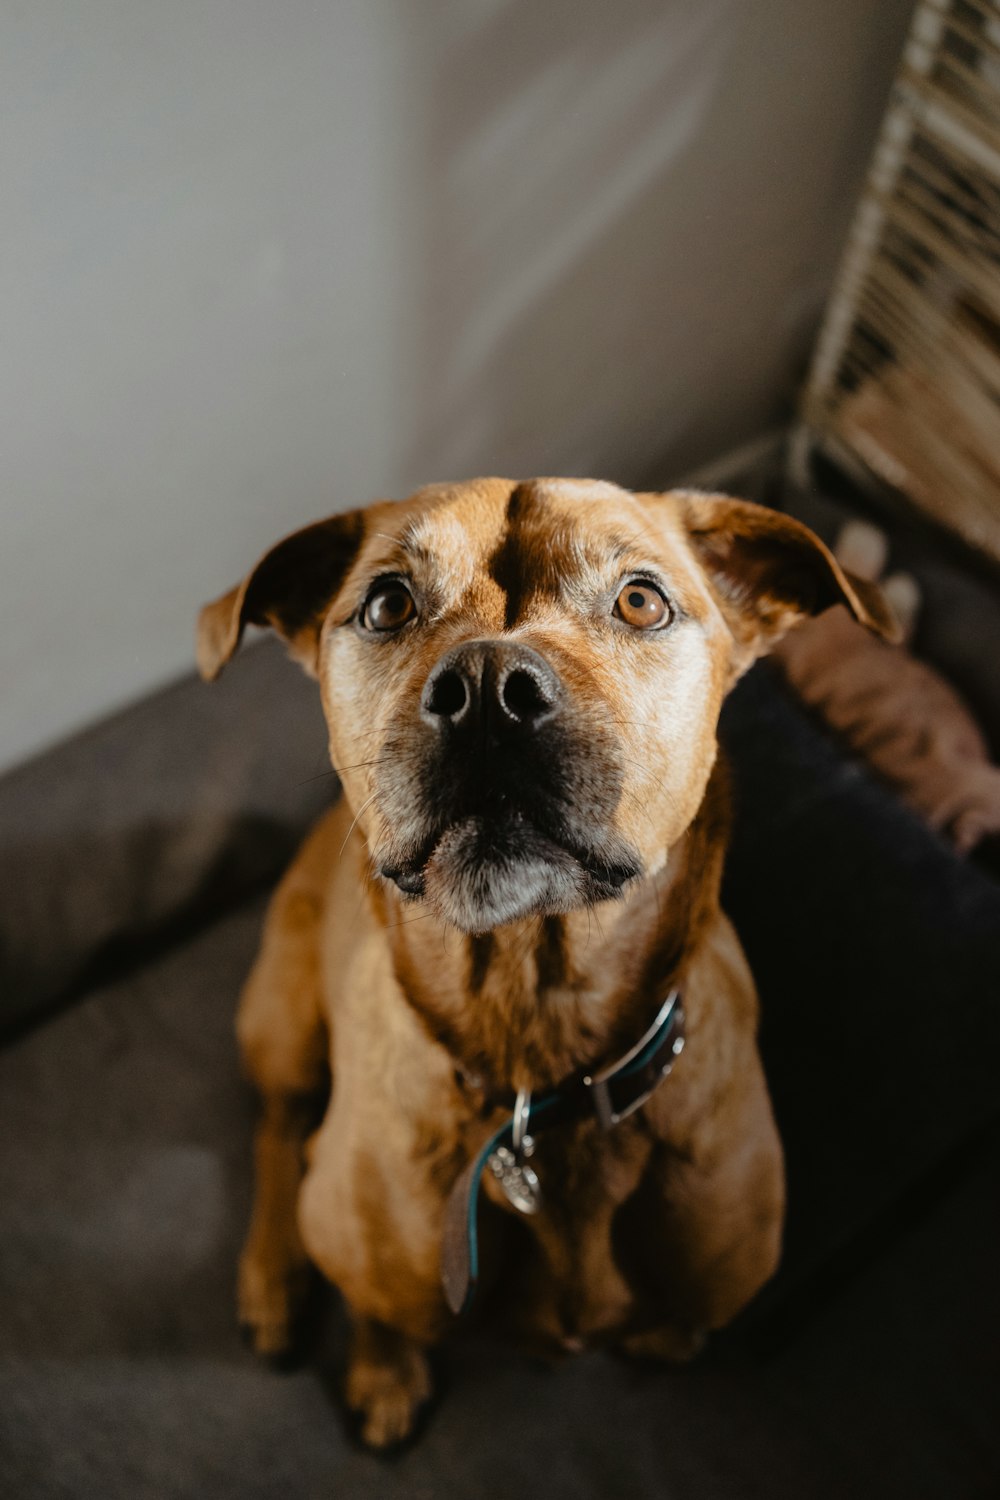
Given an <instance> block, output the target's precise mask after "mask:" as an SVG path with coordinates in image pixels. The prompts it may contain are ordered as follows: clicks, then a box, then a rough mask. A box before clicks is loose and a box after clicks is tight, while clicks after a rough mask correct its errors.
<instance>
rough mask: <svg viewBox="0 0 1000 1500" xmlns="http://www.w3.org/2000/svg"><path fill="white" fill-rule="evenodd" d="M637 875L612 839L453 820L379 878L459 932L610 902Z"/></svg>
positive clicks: (515, 822) (519, 824)
mask: <svg viewBox="0 0 1000 1500" xmlns="http://www.w3.org/2000/svg"><path fill="white" fill-rule="evenodd" d="M641 873H642V865H641V861H640V860H639V858H638V856H637V855H636V854H635V852H634V851H633V850H632V849H631V848H629V847H628V845H626V844H625V842H624V841H623V840H622V839H620V838H618V837H617V836H616V835H605V836H603V837H600V838H598V839H596V840H594V841H593V842H591V843H586V844H574V843H573V842H570V841H568V840H566V839H564V838H556V837H555V836H554V835H551V834H549V833H547V832H545V831H544V830H543V829H541V828H540V827H538V826H537V825H536V824H535V823H533V822H532V821H531V820H529V819H528V818H526V817H525V816H524V815H523V814H520V813H511V814H510V815H509V816H508V817H506V818H504V819H503V820H500V819H496V818H490V817H487V816H485V815H483V814H476V815H473V816H468V817H464V818H460V819H459V820H457V821H456V822H454V823H452V824H450V825H449V826H448V827H446V828H445V829H444V830H443V832H441V833H439V834H435V835H434V836H433V837H432V838H429V839H428V840H427V841H426V842H425V844H424V846H423V847H422V848H421V849H420V850H419V851H417V852H415V853H414V854H413V855H411V856H410V857H408V858H406V859H401V860H398V861H390V862H387V863H385V864H384V865H383V866H382V874H383V876H385V878H386V879H388V880H391V881H393V882H394V883H395V885H396V886H397V887H398V888H399V889H400V890H401V891H403V892H404V893H405V894H406V895H408V896H413V897H423V898H424V899H425V900H426V901H428V902H429V903H430V905H431V906H432V907H433V908H434V909H435V911H436V912H437V913H438V915H439V916H440V917H441V918H442V919H443V920H445V921H447V922H450V923H451V924H452V925H453V926H455V927H458V928H460V929H461V930H462V931H464V932H486V931H489V930H490V929H491V928H494V927H500V926H503V925H504V924H505V923H508V922H514V921H517V920H518V919H520V918H522V917H527V916H543V915H545V916H548V915H555V914H557V913H564V912H568V911H572V910H575V909H577V908H580V907H584V906H593V905H595V904H596V903H597V902H600V901H612V900H616V899H618V898H620V897H621V895H622V892H623V890H624V888H625V886H626V885H627V884H628V883H629V881H631V880H635V879H636V878H637V877H638V876H639V875H640V874H641Z"/></svg>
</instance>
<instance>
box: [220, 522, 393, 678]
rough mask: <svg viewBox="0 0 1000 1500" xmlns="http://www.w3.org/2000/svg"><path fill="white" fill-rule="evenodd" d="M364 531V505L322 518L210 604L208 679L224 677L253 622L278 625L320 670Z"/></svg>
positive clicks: (302, 657) (295, 652)
mask: <svg viewBox="0 0 1000 1500" xmlns="http://www.w3.org/2000/svg"><path fill="white" fill-rule="evenodd" d="M364 529H365V523H364V512H363V511H360V510H352V511H347V512H346V513H345V514H344V515H341V516H331V517H330V518H329V520H326V521H316V522H315V523H314V524H313V525H312V526H306V527H305V528H304V529H303V530H302V531H295V532H293V533H292V535H291V536H286V537H285V539H284V541H282V542H278V543H277V545H276V546H274V547H272V548H271V550H270V551H269V552H265V554H264V556H263V557H262V558H261V560H260V562H259V563H257V565H256V567H254V568H251V570H250V572H249V573H248V574H247V576H246V577H245V578H244V580H243V582H242V583H240V584H237V586H236V588H234V589H230V590H229V593H228V594H223V595H222V597H221V599H216V600H214V601H213V603H211V604H206V605H205V607H204V608H203V609H202V611H201V613H200V614H199V616H198V634H197V646H196V655H197V660H198V670H199V671H200V673H201V675H202V677H204V678H205V680H206V682H211V681H212V680H213V679H214V678H216V677H218V675H219V673H220V672H221V671H222V669H223V667H224V666H225V665H226V663H227V661H229V659H230V657H231V656H232V655H233V652H234V651H235V650H236V648H237V646H238V645H239V643H240V637H241V636H242V634H243V628H244V626H246V625H270V626H271V627H272V628H273V629H274V630H276V631H277V632H278V634H279V635H280V636H281V637H282V638H283V639H284V640H285V641H287V643H288V649H289V651H290V653H291V655H292V656H294V657H295V658H296V659H297V660H298V661H300V662H301V663H302V665H303V666H304V667H305V669H306V671H307V672H309V673H310V674H311V675H312V676H315V675H316V670H317V665H318V656H319V632H320V626H321V625H322V623H323V616H324V615H325V614H326V611H327V608H328V606H329V604H330V601H331V599H332V598H333V597H334V595H335V594H336V593H337V590H338V589H339V588H340V585H341V583H342V582H343V580H344V577H345V575H346V573H347V570H348V568H350V566H351V564H352V563H353V561H354V559H355V557H356V556H357V553H358V548H359V547H360V545H361V539H362V537H363V536H364Z"/></svg>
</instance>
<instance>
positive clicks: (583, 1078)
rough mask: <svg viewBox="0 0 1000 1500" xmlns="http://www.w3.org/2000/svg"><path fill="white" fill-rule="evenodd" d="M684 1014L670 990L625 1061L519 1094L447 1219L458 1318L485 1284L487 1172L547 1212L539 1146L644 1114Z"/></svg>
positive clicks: (444, 1263) (447, 1267)
mask: <svg viewBox="0 0 1000 1500" xmlns="http://www.w3.org/2000/svg"><path fill="white" fill-rule="evenodd" d="M684 1038H685V1032H684V1007H683V1004H682V1002H681V997H680V991H679V990H672V991H671V992H670V994H669V995H668V996H667V998H666V1000H665V1001H664V1002H663V1005H662V1006H661V1007H660V1010H659V1012H658V1013H657V1015H656V1018H655V1020H654V1021H653V1023H652V1025H651V1026H650V1027H649V1028H648V1030H647V1031H645V1032H644V1033H643V1035H642V1036H641V1037H640V1038H639V1040H638V1041H637V1042H636V1044H635V1046H634V1047H631V1048H630V1049H629V1051H628V1052H626V1053H625V1055H624V1057H620V1058H619V1059H618V1060H617V1062H613V1063H610V1064H609V1065H608V1066H607V1067H605V1068H602V1069H601V1070H600V1071H599V1072H593V1073H587V1072H579V1073H574V1074H572V1075H571V1076H570V1077H569V1078H567V1079H564V1081H563V1082H562V1083H560V1084H557V1085H556V1087H555V1088H551V1089H547V1090H546V1091H545V1092H544V1093H542V1094H538V1095H534V1094H530V1093H528V1092H527V1091H522V1092H521V1093H520V1094H518V1096H517V1099H516V1102H515V1105H514V1113H513V1114H512V1115H511V1117H510V1119H508V1120H507V1121H505V1123H504V1124H503V1125H501V1127H500V1129H499V1130H497V1131H495V1132H494V1134H493V1135H492V1136H490V1138H489V1140H488V1141H487V1142H486V1144H485V1146H483V1148H482V1150H481V1151H480V1152H479V1153H478V1155H477V1156H476V1157H475V1158H474V1159H473V1160H472V1161H471V1162H470V1163H469V1165H468V1166H467V1167H466V1169H465V1171H464V1172H463V1173H462V1175H461V1177H460V1178H459V1179H458V1181H457V1182H456V1183H455V1186H454V1187H453V1189H452V1191H451V1196H450V1197H449V1199H448V1206H447V1209H446V1211H445V1230H444V1245H443V1251H442V1259H441V1275H442V1280H443V1282H444V1289H445V1296H446V1297H447V1299H448V1305H449V1307H450V1308H451V1309H452V1311H453V1312H454V1313H459V1312H463V1311H465V1310H467V1309H468V1307H469V1306H470V1305H471V1302H472V1299H473V1297H474V1295H475V1290H476V1282H477V1279H478V1276H479V1244H478V1229H477V1209H478V1204H479V1187H480V1182H481V1180H482V1175H483V1171H484V1169H485V1168H486V1167H487V1165H488V1166H489V1168H490V1170H491V1172H492V1173H493V1175H494V1176H495V1177H496V1179H497V1181H498V1182H499V1184H500V1186H501V1188H502V1189H503V1191H504V1193H505V1194H506V1196H507V1198H508V1199H509V1200H510V1202H511V1203H512V1204H513V1206H514V1207H515V1208H516V1209H518V1210H519V1211H520V1212H521V1213H527V1214H533V1213H536V1212H537V1211H538V1209H539V1207H540V1206H541V1185H540V1184H539V1181H538V1177H537V1175H536V1174H535V1172H534V1170H533V1169H532V1168H531V1167H530V1166H529V1165H528V1158H529V1157H530V1156H531V1154H532V1152H533V1150H534V1138H535V1137H536V1136H537V1135H538V1134H539V1133H540V1132H541V1131H543V1130H549V1129H551V1128H552V1126H554V1125H563V1124H567V1123H569V1122H571V1121H574V1120H582V1119H586V1118H588V1117H589V1116H591V1115H596V1117H597V1121H598V1123H599V1124H600V1126H601V1127H602V1129H604V1130H610V1129H611V1128H612V1127H613V1126H615V1125H617V1124H618V1122H619V1120H624V1119H625V1118H626V1116H627V1115H630V1114H633V1113H634V1111H635V1110H637V1109H640V1108H641V1107H642V1105H643V1104H645V1102H646V1100H647V1099H648V1098H649V1097H650V1095H651V1094H652V1093H653V1092H654V1090H655V1089H656V1088H658V1087H659V1085H660V1084H661V1083H662V1082H663V1080H664V1078H666V1077H667V1074H668V1073H669V1072H670V1070H671V1068H672V1067H673V1065H674V1061H675V1059H676V1058H677V1057H678V1056H679V1055H680V1053H681V1052H682V1051H683V1048H684Z"/></svg>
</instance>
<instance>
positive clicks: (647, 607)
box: [615, 583, 670, 630]
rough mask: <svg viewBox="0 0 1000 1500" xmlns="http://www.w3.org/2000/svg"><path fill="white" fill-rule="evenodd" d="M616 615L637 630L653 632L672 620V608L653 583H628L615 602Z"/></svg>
mask: <svg viewBox="0 0 1000 1500" xmlns="http://www.w3.org/2000/svg"><path fill="white" fill-rule="evenodd" d="M615 614H616V615H617V616H618V618H619V619H620V620H624V621H625V624H626V625H631V626H633V628H634V629H636V630H652V629H653V627H654V626H656V625H663V624H665V623H666V622H668V621H669V619H670V606H669V604H668V603H667V601H666V599H664V597H663V595H662V594H661V593H660V591H659V589H658V588H654V587H653V585H652V584H651V583H627V584H626V585H625V587H624V588H623V589H622V591H621V593H620V594H619V595H618V598H617V599H616V600H615Z"/></svg>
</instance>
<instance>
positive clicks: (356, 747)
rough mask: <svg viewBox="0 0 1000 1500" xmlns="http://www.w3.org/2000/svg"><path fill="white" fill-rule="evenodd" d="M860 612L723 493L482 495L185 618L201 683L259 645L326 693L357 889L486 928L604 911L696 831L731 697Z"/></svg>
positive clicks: (780, 527)
mask: <svg viewBox="0 0 1000 1500" xmlns="http://www.w3.org/2000/svg"><path fill="white" fill-rule="evenodd" d="M837 603H842V604H845V605H846V606H847V608H848V609H849V610H850V611H851V613H852V614H853V615H854V616H855V617H856V618H857V619H858V620H859V621H861V622H862V623H863V624H864V625H866V626H868V627H869V628H871V629H874V630H877V631H879V632H880V633H882V634H884V635H892V634H893V626H892V621H891V618H890V616H889V615H888V613H887V611H886V610H885V607H884V605H883V604H882V602H881V596H880V595H879V594H878V592H877V590H874V589H872V588H871V587H870V586H868V585H865V584H862V583H860V582H858V581H857V580H853V579H850V578H849V577H848V576H847V575H845V573H844V572H843V571H842V570H841V568H840V567H839V566H838V564H837V562H836V561H835V559H834V558H833V557H832V556H831V554H830V553H829V552H828V550H827V549H826V548H825V547H824V546H823V544H822V543H821V542H820V541H819V540H818V539H817V538H816V537H815V536H814V535H813V534H812V532H810V531H809V530H808V529H807V528H806V527H804V526H802V525H800V524H799V523H798V522H796V521H793V520H791V519H790V518H788V517H787V516H783V515H780V514H778V513H776V512H773V511H770V510H766V509H764V508H762V507H760V506H756V505H750V504H747V503H745V502H742V501H738V500H731V499H728V498H726V497H724V496H716V495H702V494H697V493H693V492H673V493H670V494H645V495H643V494H629V493H627V492H626V491H624V490H621V489H618V488H617V487H616V486H614V485H611V484H603V483H598V482H594V481H583V480H567V479H544V480H535V481H532V482H529V483H520V484H517V483H513V482H511V481H509V480H500V479H490V480H478V481H474V482H470V483H468V484H458V485H447V486H445V485H441V486H435V487H432V488H429V489H425V490H421V491H419V492H418V493H417V494H416V495H415V496H413V498H412V499H410V500H407V501H403V502H399V503H389V502H386V503H380V504H376V505H373V506H371V507H369V508H368V509H367V510H364V511H352V512H350V513H348V514H345V515H339V516H334V517H332V518H331V519H330V520H327V521H320V522H318V523H317V524H316V525H314V526H309V527H307V528H306V529H305V530H304V531H299V532H296V533H295V534H294V535H293V536H290V537H288V538H286V539H285V540H284V541H283V542H279V543H278V545H277V546H276V547H274V548H272V549H271V551H270V552H268V553H267V554H266V556H265V557H264V558H263V559H262V560H261V561H260V562H259V563H258V564H257V566H256V567H255V568H254V569H253V570H252V572H251V573H249V574H248V576H247V577H246V579H244V581H243V583H241V584H240V585H239V586H238V587H237V588H235V589H233V590H231V592H230V593H228V594H226V595H225V596H224V597H223V598H221V599H219V600H217V601H216V602H215V603H213V604H209V605H207V606H206V607H205V609H203V610H202V613H201V617H200V620H199V636H198V661H199V665H200V667H201V671H202V674H203V675H204V676H205V677H208V678H212V677H215V676H216V674H217V673H218V672H219V671H220V670H221V669H222V667H223V666H224V665H225V663H226V662H227V661H228V660H229V658H230V657H231V656H232V654H233V652H234V651H235V649H236V647H237V645H238V644H239V640H240V636H241V634H242V631H243V627H244V625H246V624H247V623H253V624H257V625H271V626H273V627H274V629H275V630H277V631H278V632H279V633H280V634H281V635H282V636H283V637H284V638H285V640H286V641H287V642H288V644H289V647H290V649H291V651H292V653H293V654H294V655H295V656H297V657H298V658H299V660H300V661H302V663H303V664H304V665H305V667H306V668H307V670H308V671H310V672H311V673H313V674H314V675H315V676H316V677H318V679H319V683H320V689H321V693H322V697H323V704H324V708H325V712H326V717H327V721H328V724H329V729H330V750H331V755H332V758H333V764H334V766H335V767H336V768H337V770H338V772H339V774H340V777H341V780H342V782H343V785H344V789H345V792H346V795H347V797H348V799H349V801H350V802H351V804H352V805H353V809H354V811H355V813H356V814H357V821H358V825H359V827H360V828H361V829H362V831H363V833H364V834H365V836H366V838H367V840H368V843H369V847H370V849H371V852H372V856H373V863H374V868H375V870H376V871H378V872H379V873H380V874H381V875H382V876H383V877H385V878H386V879H388V880H390V881H393V882H395V884H396V885H397V886H398V887H399V888H400V889H401V890H402V891H404V892H407V893H409V894H411V895H414V896H422V897H424V898H425V899H426V900H427V901H428V902H429V903H430V904H431V906H432V907H433V909H434V910H436V912H437V913H438V915H439V916H440V917H442V918H443V919H444V920H446V921H448V922H450V923H452V924H454V925H455V926H456V927H459V928H461V929H463V930H464V931H467V932H481V931H485V930H487V929H490V928H494V927H497V926H499V925H502V924H504V923H507V922H511V921H514V920H516V919H518V918H520V917H523V916H526V915H529V914H538V913H555V912H566V911H569V910H571V909H573V908H576V907H582V906H586V905H590V904H593V903H596V902H599V901H604V900H608V899H610V898H612V897H615V896H617V895H619V894H620V893H621V892H622V891H623V889H624V888H625V887H626V886H627V885H628V883H629V882H630V881H633V880H635V879H637V878H638V877H640V876H643V875H650V874H653V873H654V872H655V871H656V870H657V869H658V868H660V867H661V866H662V864H663V862H664V860H665V859H666V856H667V853H668V851H669V849H670V847H671V845H672V844H674V843H675V842H676V841H677V840H678V839H679V838H680V837H681V835H682V834H683V832H684V831H685V829H686V828H687V827H688V825H689V824H690V822H691V820H692V818H693V817H694V815H695V813H696V811H697V809H698V807H699V804H700V803H701V800H702V797H703V795H704V792H705V787H706V784H707V781H708V777H709V774H710V772H711V769H712V765H713V762H714V759H715V753H716V740H715V734H716V723H717V719H718V714H719V708H720V705H721V703H722V699H723V697H724V696H725V693H726V691H727V690H728V688H729V687H730V686H731V684H732V683H733V682H734V681H735V680H736V678H737V677H738V676H739V675H740V673H741V672H743V671H744V670H745V669H746V667H747V666H749V664H750V663H751V662H752V661H753V660H754V658H755V657H757V656H759V655H761V654H762V653H763V652H765V651H766V650H768V648H769V647H770V646H771V645H772V644H773V643H774V642H775V641H776V640H777V639H778V638H779V637H780V636H781V635H782V634H783V633H784V632H785V631H786V630H787V629H788V628H789V627H790V626H792V625H794V624H795V623H797V622H798V621H799V620H801V619H802V618H803V617H804V616H806V615H810V614H816V613H819V612H820V611H821V610H824V609H826V608H827V607H828V606H830V605H833V604H837Z"/></svg>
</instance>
